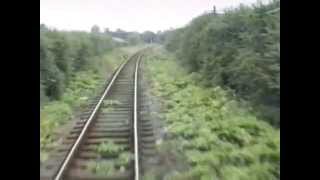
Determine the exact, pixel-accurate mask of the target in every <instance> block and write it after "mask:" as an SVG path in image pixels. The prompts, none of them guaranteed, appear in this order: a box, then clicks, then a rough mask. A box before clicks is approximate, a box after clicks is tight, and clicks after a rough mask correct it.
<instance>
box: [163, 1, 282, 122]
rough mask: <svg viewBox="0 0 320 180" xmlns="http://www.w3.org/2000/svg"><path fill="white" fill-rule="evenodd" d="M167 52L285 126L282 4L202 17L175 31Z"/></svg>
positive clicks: (169, 39) (243, 8)
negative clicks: (281, 62)
mask: <svg viewBox="0 0 320 180" xmlns="http://www.w3.org/2000/svg"><path fill="white" fill-rule="evenodd" d="M166 48H167V49H168V50H169V51H172V52H175V54H176V55H177V59H179V60H180V61H181V62H182V63H183V64H184V65H186V66H187V67H188V68H189V72H198V73H199V75H201V77H202V78H201V80H202V81H203V83H204V84H206V85H207V86H211V87H213V86H215V85H220V86H222V87H223V88H224V89H226V88H229V89H232V90H233V91H234V92H235V93H236V94H237V95H238V96H239V97H241V98H243V99H246V100H249V101H250V102H251V103H252V104H253V105H254V106H255V107H256V109H257V110H259V111H258V112H259V114H260V117H261V118H263V119H266V120H267V121H268V122H270V123H271V124H272V125H275V126H279V125H280V0H274V1H272V2H270V3H269V4H266V5H264V4H258V3H257V4H256V5H254V6H253V7H247V6H243V5H241V6H239V7H238V8H235V9H231V10H227V11H226V12H225V13H224V14H223V15H214V14H211V13H207V14H204V15H201V16H199V17H197V18H195V19H194V20H193V21H192V22H191V23H190V24H189V25H188V26H186V27H184V28H180V29H177V30H175V31H174V32H171V33H170V36H169V38H168V41H167V43H166Z"/></svg>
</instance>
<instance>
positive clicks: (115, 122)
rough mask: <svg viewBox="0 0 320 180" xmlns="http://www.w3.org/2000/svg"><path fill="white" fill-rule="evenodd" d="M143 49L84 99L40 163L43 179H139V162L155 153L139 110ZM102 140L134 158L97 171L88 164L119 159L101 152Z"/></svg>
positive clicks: (148, 124)
mask: <svg viewBox="0 0 320 180" xmlns="http://www.w3.org/2000/svg"><path fill="white" fill-rule="evenodd" d="M144 51H145V50H142V51H139V52H137V53H136V54H134V55H133V56H131V57H130V58H129V59H128V60H126V61H125V62H123V63H122V64H121V65H120V66H119V67H118V69H117V70H116V71H115V72H114V74H113V75H112V76H111V77H110V79H109V80H108V81H107V83H106V85H105V87H104V89H103V90H102V91H101V92H100V93H99V94H97V96H96V97H95V98H93V99H92V100H91V102H89V103H88V106H87V107H86V110H84V111H83V112H82V114H81V116H80V117H79V118H78V119H77V120H76V121H75V123H74V126H73V127H72V129H71V131H70V132H69V134H68V136H67V137H66V138H64V140H63V142H62V146H60V147H59V148H58V149H57V150H56V151H55V152H54V153H53V155H52V156H51V158H50V160H49V161H48V162H46V163H45V164H43V165H41V168H40V179H41V180H47V179H50V180H62V179H63V180H67V179H77V180H94V179H95V180H98V179H101V180H102V179H113V180H115V179H117V180H118V179H119V180H120V179H121V180H122V179H123V180H138V179H141V173H142V172H143V167H144V165H143V163H144V161H143V160H144V159H145V158H148V157H149V156H151V157H152V156H154V154H155V139H154V132H153V127H152V123H151V121H150V119H148V118H145V117H143V113H142V112H143V111H144V105H143V92H142V88H141V83H140V78H139V77H140V76H141V73H140V64H141V61H142V59H143V55H144ZM106 102H117V103H106ZM106 109H107V111H106ZM106 141H112V142H114V143H115V144H116V145H118V146H121V147H122V148H123V151H125V152H129V153H131V154H132V157H133V158H132V160H131V161H130V163H129V164H128V166H126V167H125V169H122V171H116V172H115V173H112V174H111V173H109V174H108V173H106V174H103V175H101V174H96V173H94V172H92V171H91V170H90V168H88V165H89V163H90V162H98V161H114V159H115V158H117V157H113V156H110V157H103V158H101V156H99V153H98V152H97V150H96V149H97V146H98V145H99V144H101V143H103V142H106Z"/></svg>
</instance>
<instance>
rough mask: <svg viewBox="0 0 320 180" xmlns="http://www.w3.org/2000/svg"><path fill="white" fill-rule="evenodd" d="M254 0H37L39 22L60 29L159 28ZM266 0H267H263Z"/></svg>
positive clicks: (143, 29) (185, 22)
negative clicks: (209, 11) (213, 10)
mask: <svg viewBox="0 0 320 180" xmlns="http://www.w3.org/2000/svg"><path fill="white" fill-rule="evenodd" d="M254 2H256V0H40V23H44V24H46V25H48V26H49V27H55V28H57V29H59V30H85V31H89V30H90V28H91V27H92V26H93V25H94V24H96V25H98V26H99V27H100V28H101V29H102V30H103V29H104V28H109V29H110V30H115V29H117V28H120V29H123V30H126V31H138V32H143V31H146V30H151V31H154V32H156V31H158V30H166V29H169V28H176V27H181V26H184V25H185V24H187V23H188V22H189V21H190V20H191V19H192V18H194V17H196V16H198V15H200V14H202V13H203V12H204V11H208V10H212V8H213V5H215V6H216V8H217V10H218V11H221V10H223V9H224V8H228V7H231V6H237V5H239V4H240V3H243V4H251V3H254ZM262 2H268V0H262Z"/></svg>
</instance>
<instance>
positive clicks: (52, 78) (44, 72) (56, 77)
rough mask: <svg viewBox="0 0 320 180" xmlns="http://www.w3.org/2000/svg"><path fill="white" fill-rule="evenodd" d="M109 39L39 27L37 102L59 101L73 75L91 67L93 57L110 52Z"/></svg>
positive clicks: (102, 36)
mask: <svg viewBox="0 0 320 180" xmlns="http://www.w3.org/2000/svg"><path fill="white" fill-rule="evenodd" d="M115 46H117V44H115V43H114V42H113V41H112V39H111V37H110V36H108V35H103V34H99V33H87V32H64V31H57V30H54V29H49V28H48V27H47V26H46V25H44V24H41V25H40V103H43V102H45V101H48V100H59V99H60V98H61V96H62V94H63V92H64V90H65V88H66V86H67V85H68V83H69V82H70V79H71V77H72V76H74V74H75V73H76V72H79V71H83V70H87V69H90V68H92V66H93V65H94V63H95V57H97V56H100V55H102V54H103V53H105V52H107V51H110V50H112V49H113V48H114V47H115Z"/></svg>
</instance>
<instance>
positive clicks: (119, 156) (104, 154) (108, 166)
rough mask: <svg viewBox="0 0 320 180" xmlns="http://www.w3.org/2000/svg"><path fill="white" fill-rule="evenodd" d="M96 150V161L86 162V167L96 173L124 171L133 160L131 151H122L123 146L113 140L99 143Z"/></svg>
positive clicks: (107, 173) (104, 173)
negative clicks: (97, 155)
mask: <svg viewBox="0 0 320 180" xmlns="http://www.w3.org/2000/svg"><path fill="white" fill-rule="evenodd" d="M96 151H97V153H98V154H99V157H98V159H97V160H96V161H92V162H90V163H89V164H88V169H89V170H90V171H91V172H93V173H95V174H98V175H110V174H114V173H117V172H124V171H125V170H126V169H127V168H128V166H129V163H130V162H131V161H132V160H133V155H132V154H131V153H129V152H126V151H124V148H123V146H121V145H117V144H115V143H114V142H113V141H107V142H103V143H101V144H99V145H98V146H97V148H96ZM112 158H113V159H112Z"/></svg>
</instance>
